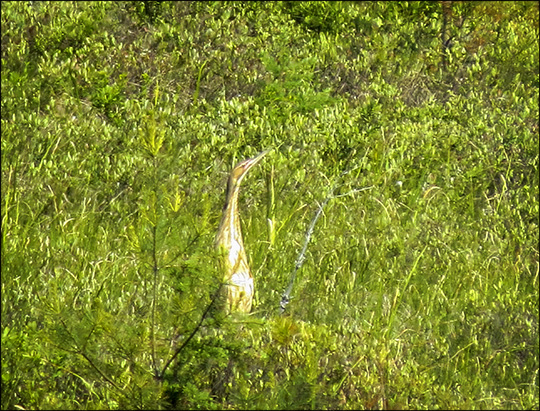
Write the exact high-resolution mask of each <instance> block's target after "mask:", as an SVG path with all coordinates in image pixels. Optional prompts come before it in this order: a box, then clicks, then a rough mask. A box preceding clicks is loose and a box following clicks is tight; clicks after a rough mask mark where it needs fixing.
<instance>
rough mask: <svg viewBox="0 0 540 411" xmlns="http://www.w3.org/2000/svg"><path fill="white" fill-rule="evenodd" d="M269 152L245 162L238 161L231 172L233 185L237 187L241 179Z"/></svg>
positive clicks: (266, 151)
mask: <svg viewBox="0 0 540 411" xmlns="http://www.w3.org/2000/svg"><path fill="white" fill-rule="evenodd" d="M269 151H270V150H265V151H263V152H262V153H260V154H258V155H256V156H255V157H253V158H248V159H247V160H243V161H240V162H239V163H238V164H237V165H236V166H235V167H234V168H233V170H232V172H231V181H230V182H232V183H233V185H235V186H237V185H239V184H240V182H241V181H242V178H244V176H245V175H246V174H247V172H248V171H249V170H250V169H251V167H253V166H254V165H255V164H257V163H258V162H259V161H261V159H262V158H263V157H264V156H265V155H266V154H268V152H269Z"/></svg>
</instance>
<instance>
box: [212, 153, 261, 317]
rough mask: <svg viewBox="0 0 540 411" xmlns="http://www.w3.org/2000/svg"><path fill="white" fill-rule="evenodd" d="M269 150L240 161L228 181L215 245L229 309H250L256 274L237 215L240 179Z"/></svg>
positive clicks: (245, 310)
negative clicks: (220, 260)
mask: <svg viewBox="0 0 540 411" xmlns="http://www.w3.org/2000/svg"><path fill="white" fill-rule="evenodd" d="M268 151H269V150H266V151H263V152H262V153H260V154H259V155H257V156H256V157H253V158H249V159H247V160H244V161H241V162H240V163H238V164H237V165H236V166H235V167H234V168H233V170H232V172H231V175H230V177H229V181H228V183H227V193H226V194H227V196H226V201H225V206H224V207H223V217H222V218H221V223H220V225H219V230H218V233H217V235H216V241H215V245H216V248H217V249H218V252H219V253H221V256H222V264H223V271H224V285H223V290H224V292H223V295H224V297H225V299H226V302H225V305H226V307H225V309H226V311H227V312H231V311H241V312H246V313H247V312H249V311H250V310H251V302H252V300H253V291H254V289H253V275H252V274H251V271H250V269H249V264H248V260H247V256H246V250H245V249H244V241H243V240H242V231H241V229H240V218H239V217H238V193H239V192H240V183H241V182H242V179H243V178H244V176H245V175H246V174H247V172H248V171H249V170H250V169H251V167H253V166H254V165H255V164H257V163H258V162H259V161H260V160H261V158H263V157H264V156H265V154H266V153H268Z"/></svg>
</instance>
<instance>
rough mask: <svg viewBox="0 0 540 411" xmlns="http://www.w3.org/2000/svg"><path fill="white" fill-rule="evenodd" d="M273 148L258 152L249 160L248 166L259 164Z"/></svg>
mask: <svg viewBox="0 0 540 411" xmlns="http://www.w3.org/2000/svg"><path fill="white" fill-rule="evenodd" d="M271 150H272V149H271V148H269V149H268V150H264V151H263V152H262V153H259V154H257V155H256V156H255V157H253V158H251V159H249V160H248V166H247V168H248V169H249V168H251V167H253V166H254V165H255V164H257V163H258V162H259V161H261V159H262V158H263V157H264V156H265V155H267V154H268V153H269V152H270V151H271Z"/></svg>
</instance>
